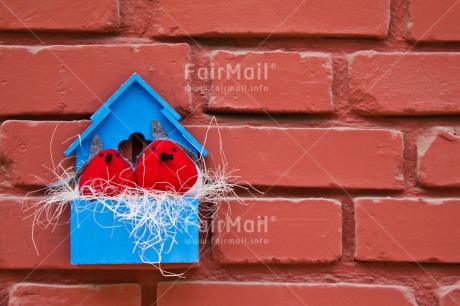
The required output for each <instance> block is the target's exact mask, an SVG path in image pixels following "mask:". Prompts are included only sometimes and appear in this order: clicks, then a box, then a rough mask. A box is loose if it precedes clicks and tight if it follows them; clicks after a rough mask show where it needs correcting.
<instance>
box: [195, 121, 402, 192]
mask: <svg viewBox="0 0 460 306" xmlns="http://www.w3.org/2000/svg"><path fill="white" fill-rule="evenodd" d="M188 129H189V131H191V133H192V134H193V135H194V136H196V137H197V139H198V140H200V141H201V143H204V139H205V135H206V133H207V127H188ZM219 130H220V136H221V137H222V144H223V145H222V149H223V153H224V154H225V158H226V162H227V164H228V168H229V169H238V171H237V172H235V173H234V174H235V175H238V176H240V177H241V178H240V180H239V181H242V182H248V183H250V184H252V185H258V186H286V187H322V188H339V187H342V188H353V189H401V188H403V177H402V176H403V174H402V154H403V140H402V135H401V133H400V132H397V131H393V130H361V129H346V128H343V129H340V128H332V129H308V128H297V129H287V128H272V127H249V126H240V127H238V126H233V127H231V126H226V127H220V128H219ZM207 134H208V135H207V140H206V143H205V147H206V149H207V150H208V151H209V152H210V154H209V156H208V159H207V161H208V166H213V165H214V163H216V164H221V163H220V161H221V160H222V156H221V155H220V154H221V152H220V143H219V140H220V139H219V137H220V136H219V134H218V133H217V129H216V128H211V129H210V131H209V133H207ZM236 181H238V180H236Z"/></svg>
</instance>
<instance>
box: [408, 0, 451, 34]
mask: <svg viewBox="0 0 460 306" xmlns="http://www.w3.org/2000/svg"><path fill="white" fill-rule="evenodd" d="M410 15H411V23H410V24H409V38H410V39H411V40H417V41H459V40H460V33H459V31H458V27H459V23H458V21H459V20H460V5H458V3H457V1H456V0H444V1H437V0H411V1H410Z"/></svg>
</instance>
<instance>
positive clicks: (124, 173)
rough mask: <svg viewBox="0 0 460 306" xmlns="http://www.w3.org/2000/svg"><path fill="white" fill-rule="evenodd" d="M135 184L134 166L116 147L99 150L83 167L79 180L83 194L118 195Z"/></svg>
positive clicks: (79, 186)
mask: <svg viewBox="0 0 460 306" xmlns="http://www.w3.org/2000/svg"><path fill="white" fill-rule="evenodd" d="M135 186H136V183H135V176H134V171H133V168H132V167H131V165H130V164H129V162H128V161H126V159H125V158H124V157H123V156H121V155H120V153H118V152H117V151H116V150H114V149H107V150H101V151H98V152H97V153H96V154H95V155H94V157H93V158H92V159H91V161H90V162H89V163H88V164H87V165H85V166H84V169H82V172H81V176H80V180H79V182H78V188H79V190H80V191H81V193H82V194H83V195H102V196H116V195H119V194H121V193H122V192H123V191H125V190H126V188H127V187H131V188H134V187H135Z"/></svg>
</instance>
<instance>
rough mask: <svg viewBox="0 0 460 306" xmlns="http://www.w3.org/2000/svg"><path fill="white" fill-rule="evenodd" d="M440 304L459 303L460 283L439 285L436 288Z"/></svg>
mask: <svg viewBox="0 0 460 306" xmlns="http://www.w3.org/2000/svg"><path fill="white" fill-rule="evenodd" d="M438 297H439V305H440V306H458V305H459V304H460V284H456V285H452V286H446V287H441V289H440V290H438Z"/></svg>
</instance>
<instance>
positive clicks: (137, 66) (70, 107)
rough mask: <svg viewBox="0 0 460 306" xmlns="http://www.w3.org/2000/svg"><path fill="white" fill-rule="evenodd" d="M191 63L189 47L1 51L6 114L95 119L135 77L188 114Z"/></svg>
mask: <svg viewBox="0 0 460 306" xmlns="http://www.w3.org/2000/svg"><path fill="white" fill-rule="evenodd" d="M189 61H190V48H189V46H188V45H186V44H175V45H168V44H158V45H148V46H147V45H137V46H115V45H112V46H110V45H109V46H54V47H44V48H42V47H0V66H1V67H2V69H1V70H0V80H1V82H2V83H1V85H0V95H1V96H2V101H3V103H2V104H1V106H0V115H27V114H92V113H94V112H95V111H96V110H97V109H98V108H99V107H100V106H101V105H102V104H103V103H104V102H105V101H106V100H107V99H108V98H110V96H111V95H112V94H113V93H114V92H115V91H116V90H117V89H118V88H119V87H120V86H121V84H123V83H124V82H125V81H126V80H127V79H128V78H129V77H130V76H131V75H132V74H133V73H134V72H137V73H138V74H139V75H140V76H141V77H142V78H143V79H144V80H145V81H146V82H147V83H149V84H150V85H151V86H152V87H153V88H154V89H155V90H156V91H157V92H158V93H159V94H160V95H162V96H163V98H165V99H166V100H167V101H168V103H170V104H171V105H172V106H173V107H175V108H179V111H182V108H184V109H189V108H190V103H191V98H190V93H189V92H187V91H186V89H185V85H187V84H188V83H187V80H186V79H185V76H184V67H185V65H186V64H187V63H188V62H189Z"/></svg>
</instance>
